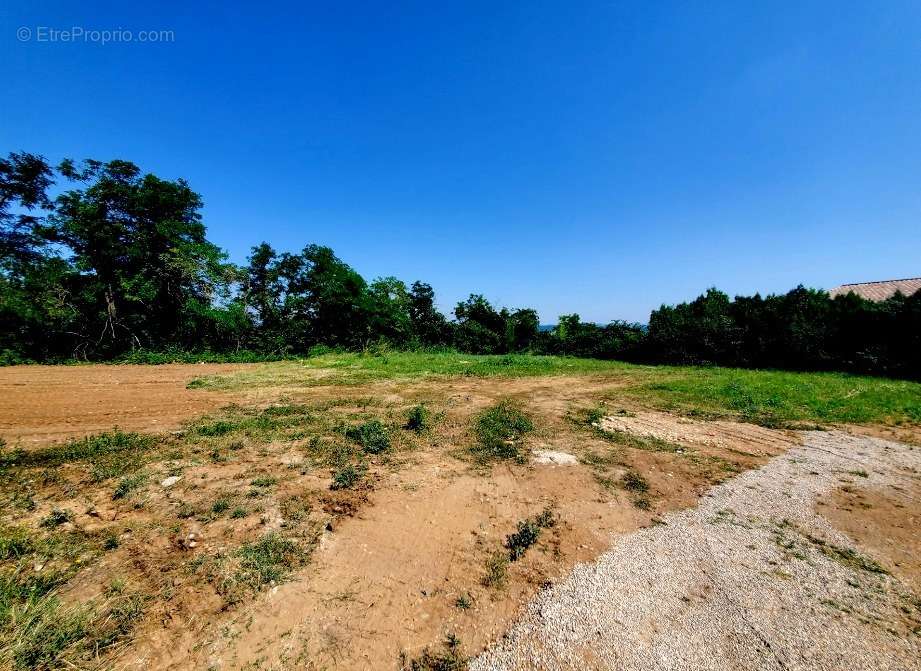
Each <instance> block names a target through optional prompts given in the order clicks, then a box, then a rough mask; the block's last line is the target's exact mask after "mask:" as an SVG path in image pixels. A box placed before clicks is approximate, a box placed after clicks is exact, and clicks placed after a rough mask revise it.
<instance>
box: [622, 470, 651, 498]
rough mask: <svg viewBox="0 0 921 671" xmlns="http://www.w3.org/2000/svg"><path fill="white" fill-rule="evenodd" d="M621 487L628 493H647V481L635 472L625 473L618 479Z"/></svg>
mask: <svg viewBox="0 0 921 671" xmlns="http://www.w3.org/2000/svg"><path fill="white" fill-rule="evenodd" d="M620 484H621V486H622V487H623V488H624V489H626V490H627V491H630V492H637V493H643V492H648V491H649V481H648V480H647V479H646V478H644V477H643V476H642V475H640V474H639V473H637V472H636V471H627V472H626V473H624V475H623V477H622V478H621V479H620Z"/></svg>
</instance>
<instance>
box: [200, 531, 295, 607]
mask: <svg viewBox="0 0 921 671" xmlns="http://www.w3.org/2000/svg"><path fill="white" fill-rule="evenodd" d="M308 557H309V553H307V552H305V551H304V550H303V549H302V548H301V546H300V545H299V544H298V543H297V542H296V541H294V540H292V539H290V538H286V537H284V536H282V535H281V534H279V533H277V532H272V533H269V534H266V535H265V536H262V537H261V538H259V539H258V540H255V541H252V542H249V543H244V544H243V545H241V546H240V547H239V548H237V550H236V551H234V552H233V553H232V554H231V555H229V556H219V557H217V558H216V561H215V563H216V564H217V576H214V575H212V576H211V578H212V579H215V580H216V581H217V591H218V593H219V594H221V595H222V596H223V597H224V601H225V603H226V604H227V605H228V606H230V605H233V604H235V603H239V602H240V601H241V600H243V599H244V598H245V597H246V595H247V594H250V593H253V592H258V591H259V590H261V589H263V588H264V587H266V586H268V585H273V584H276V585H277V584H279V583H281V582H284V581H285V580H287V579H288V578H289V577H290V575H291V573H292V572H293V571H294V570H295V569H296V568H298V567H300V566H302V565H304V564H305V563H306V562H307V559H308Z"/></svg>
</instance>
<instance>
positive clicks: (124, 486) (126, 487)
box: [112, 473, 147, 500]
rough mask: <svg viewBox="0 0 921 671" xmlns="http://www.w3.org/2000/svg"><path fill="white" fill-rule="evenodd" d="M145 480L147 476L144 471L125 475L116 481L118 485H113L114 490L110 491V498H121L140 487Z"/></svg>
mask: <svg viewBox="0 0 921 671" xmlns="http://www.w3.org/2000/svg"><path fill="white" fill-rule="evenodd" d="M145 482H147V476H146V475H145V474H144V473H135V474H134V475H126V476H125V477H123V478H122V479H121V480H119V481H118V486H117V487H115V491H114V492H112V498H113V499H116V500H117V499H123V498H125V497H127V496H128V495H129V494H131V493H132V492H134V491H135V490H136V489H138V488H140V487H141V486H142V485H143V484H144V483H145Z"/></svg>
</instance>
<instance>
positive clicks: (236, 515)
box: [230, 506, 246, 520]
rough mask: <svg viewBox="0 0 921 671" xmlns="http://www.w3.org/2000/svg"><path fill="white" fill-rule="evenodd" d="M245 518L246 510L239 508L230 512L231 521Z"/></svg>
mask: <svg viewBox="0 0 921 671" xmlns="http://www.w3.org/2000/svg"><path fill="white" fill-rule="evenodd" d="M244 517H246V508H240V507H239V506H238V507H236V508H234V509H233V510H231V511H230V519H232V520H242V519H243V518H244Z"/></svg>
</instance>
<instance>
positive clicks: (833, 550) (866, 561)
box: [806, 535, 889, 575]
mask: <svg viewBox="0 0 921 671" xmlns="http://www.w3.org/2000/svg"><path fill="white" fill-rule="evenodd" d="M806 538H807V539H808V540H809V541H810V542H811V543H812V544H813V545H815V546H816V547H817V548H818V549H819V551H820V552H821V553H822V554H823V555H825V556H826V557H828V558H829V559H832V560H834V561H836V562H838V563H839V564H841V565H842V566H846V567H848V568H850V569H853V570H860V571H866V572H868V573H879V574H882V575H889V571H887V570H886V569H885V568H883V567H882V566H881V565H880V564H878V563H877V562H876V561H874V560H873V559H870V558H869V557H865V556H863V555H862V554H860V553H859V552H856V551H854V550H852V549H851V548H845V547H841V546H839V545H834V544H833V543H828V542H826V541H824V540H823V539H821V538H817V537H816V536H812V535H807V536H806Z"/></svg>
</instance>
